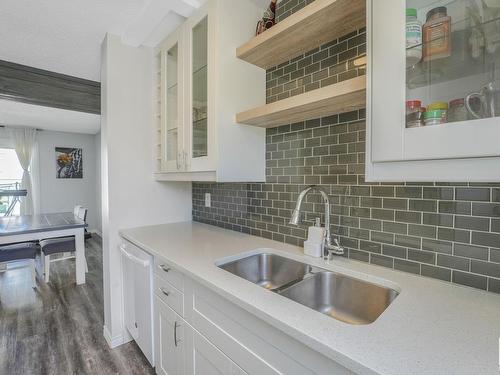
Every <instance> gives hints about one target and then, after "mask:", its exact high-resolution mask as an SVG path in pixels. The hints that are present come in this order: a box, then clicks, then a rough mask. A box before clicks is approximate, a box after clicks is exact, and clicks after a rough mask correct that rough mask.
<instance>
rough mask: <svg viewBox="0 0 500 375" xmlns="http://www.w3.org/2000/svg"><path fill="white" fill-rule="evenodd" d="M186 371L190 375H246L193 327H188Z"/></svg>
mask: <svg viewBox="0 0 500 375" xmlns="http://www.w3.org/2000/svg"><path fill="white" fill-rule="evenodd" d="M186 333H187V335H186V370H187V374H188V375H244V374H247V373H246V372H245V371H243V370H242V369H241V368H240V367H239V366H238V365H237V364H236V363H234V362H233V361H231V360H230V359H229V358H228V357H227V356H226V355H225V354H224V353H222V352H221V351H220V350H219V349H217V348H216V347H215V345H213V344H212V343H211V342H210V341H208V340H207V339H206V338H205V337H204V336H202V335H201V334H200V333H199V332H198V331H196V330H195V329H194V328H192V327H191V326H189V325H187V326H186Z"/></svg>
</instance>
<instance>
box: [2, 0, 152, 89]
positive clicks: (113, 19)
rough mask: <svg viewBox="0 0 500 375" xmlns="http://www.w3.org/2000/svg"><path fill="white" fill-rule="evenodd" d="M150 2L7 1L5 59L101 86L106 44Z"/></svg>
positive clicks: (97, 0)
mask: <svg viewBox="0 0 500 375" xmlns="http://www.w3.org/2000/svg"><path fill="white" fill-rule="evenodd" d="M147 1H148V0H1V2H2V5H1V12H0V35H1V37H0V59H2V60H7V61H12V62H16V63H20V64H24V65H29V66H34V67H37V68H41V69H47V70H51V71H55V72H59V73H64V74H69V75H73V76H77V77H81V78H87V79H92V80H95V81H99V70H100V69H99V66H100V44H101V42H102V40H103V38H104V35H105V33H106V32H107V31H110V32H112V33H115V34H118V35H121V34H122V33H123V32H124V31H125V29H126V27H127V25H128V24H130V23H131V22H132V21H133V19H134V17H136V16H137V14H138V13H140V11H141V9H142V8H143V7H144V6H145V4H146V3H147Z"/></svg>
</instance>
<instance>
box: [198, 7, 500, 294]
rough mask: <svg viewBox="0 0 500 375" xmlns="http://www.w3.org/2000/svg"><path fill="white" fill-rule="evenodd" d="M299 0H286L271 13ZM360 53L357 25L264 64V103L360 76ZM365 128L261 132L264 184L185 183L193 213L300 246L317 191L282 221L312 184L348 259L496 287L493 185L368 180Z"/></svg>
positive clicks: (499, 216) (498, 250)
mask: <svg viewBox="0 0 500 375" xmlns="http://www.w3.org/2000/svg"><path fill="white" fill-rule="evenodd" d="M307 2H310V1H307ZM305 3H306V1H305V0H302V1H299V0H284V1H282V2H281V3H279V4H280V7H285V9H284V10H283V9H281V10H278V14H283V16H282V17H285V16H287V15H289V14H291V13H292V12H293V11H295V10H297V9H300V7H301V6H303V5H305ZM287 9H288V10H290V11H287ZM280 19H283V18H280ZM364 51H365V31H364V30H359V31H358V32H357V33H352V34H350V35H347V36H345V37H342V38H339V39H338V40H336V41H332V42H331V43H328V44H326V45H324V46H322V47H321V48H318V49H315V50H313V51H311V52H309V53H306V54H305V55H303V56H299V57H298V58H295V59H293V60H292V61H289V62H286V63H283V64H281V65H279V66H277V67H274V68H272V69H270V70H269V71H268V73H267V98H268V101H274V100H279V99H282V98H284V97H288V96H292V95H296V94H299V93H301V92H304V91H308V90H309V89H313V88H315V87H316V88H317V87H319V86H322V85H326V84H329V83H333V82H337V81H338V80H342V79H345V78H350V77H351V76H355V75H359V74H364V69H355V68H354V67H353V65H352V59H353V58H355V57H356V56H360V55H363V54H364ZM365 127H366V124H365V111H364V110H362V111H357V112H350V113H343V114H339V115H333V116H329V117H325V118H321V119H314V120H310V121H306V122H300V123H295V124H287V125H283V126H281V127H278V128H272V129H268V130H267V133H266V137H267V141H266V167H267V168H266V176H267V178H266V183H263V184H244V183H242V184H215V183H193V219H194V220H196V221H201V222H205V223H209V224H212V225H217V226H221V227H224V228H227V229H232V230H236V231H241V232H245V233H250V234H253V235H257V236H262V237H266V238H271V239H274V240H276V241H281V242H287V243H292V244H295V245H299V246H301V245H302V244H303V241H304V238H305V236H306V228H307V226H308V225H311V223H312V221H313V219H314V218H315V217H318V216H322V214H323V205H322V203H321V201H320V197H319V196H318V195H310V196H309V197H308V200H307V202H306V204H305V205H304V211H305V220H306V221H305V223H304V225H302V226H301V227H293V226H290V225H288V220H289V218H290V215H291V212H292V209H293V207H294V206H295V201H296V199H297V196H298V193H299V192H300V191H301V190H302V189H303V188H304V187H305V186H306V185H310V184H319V185H321V186H322V187H323V188H325V189H326V190H327V191H328V192H329V195H330V199H331V202H332V207H331V212H332V215H331V222H332V223H333V226H332V230H333V233H335V234H337V235H339V237H340V241H341V244H342V245H343V246H345V248H346V250H347V253H346V256H348V257H349V258H351V259H355V260H358V261H363V262H369V263H372V264H375V265H379V266H383V267H389V268H394V269H397V270H401V271H404V272H410V273H415V274H420V275H422V276H426V277H433V278H437V279H440V280H444V281H449V282H454V283H457V284H462V285H467V286H471V287H475V288H479V289H484V290H489V291H491V292H496V293H500V184H491V183H479V184H472V183H454V184H452V183H447V182H435V183H420V184H419V183H416V184H415V183H405V184H399V183H398V184H367V183H365V181H364V160H365V134H366V133H365ZM206 192H210V193H211V194H212V207H211V208H206V207H204V193H206Z"/></svg>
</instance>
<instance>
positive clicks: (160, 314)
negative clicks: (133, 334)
mask: <svg viewBox="0 0 500 375" xmlns="http://www.w3.org/2000/svg"><path fill="white" fill-rule="evenodd" d="M155 324H156V331H155V337H156V343H155V349H156V373H157V374H161V375H184V374H185V373H186V371H185V360H184V353H185V350H186V343H185V342H184V341H185V336H186V335H185V332H186V323H185V322H184V320H183V319H182V318H181V317H180V316H179V315H177V314H176V313H175V312H174V311H173V310H172V309H170V308H169V307H168V306H167V305H166V304H165V303H163V301H162V300H161V299H160V298H158V296H156V297H155Z"/></svg>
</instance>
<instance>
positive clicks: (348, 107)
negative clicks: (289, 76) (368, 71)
mask: <svg viewBox="0 0 500 375" xmlns="http://www.w3.org/2000/svg"><path fill="white" fill-rule="evenodd" d="M365 89H366V77H365V76H360V77H356V78H352V79H349V80H347V81H343V82H339V83H336V84H333V85H329V86H325V87H322V88H320V89H317V90H312V91H308V92H306V93H304V94H300V95H296V96H292V97H291V98H287V99H283V100H280V101H277V102H274V103H270V104H266V105H263V106H261V107H257V108H253V109H250V110H248V111H245V112H240V113H238V114H237V115H236V122H238V123H241V124H247V125H254V126H259V127H262V128H273V127H275V126H280V125H284V124H289V123H293V122H299V121H304V120H310V119H313V118H318V117H322V116H328V115H332V114H334V113H342V112H349V111H354V110H357V109H361V108H364V107H365V104H366V94H365Z"/></svg>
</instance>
